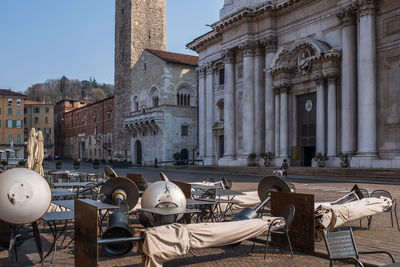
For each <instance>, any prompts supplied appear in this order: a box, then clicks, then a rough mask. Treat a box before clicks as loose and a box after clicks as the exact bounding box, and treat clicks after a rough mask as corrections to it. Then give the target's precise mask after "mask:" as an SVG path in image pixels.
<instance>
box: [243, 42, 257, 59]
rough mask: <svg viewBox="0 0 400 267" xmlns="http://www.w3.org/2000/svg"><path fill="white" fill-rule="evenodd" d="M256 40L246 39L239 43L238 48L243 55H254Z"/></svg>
mask: <svg viewBox="0 0 400 267" xmlns="http://www.w3.org/2000/svg"><path fill="white" fill-rule="evenodd" d="M256 45H257V42H255V41H250V40H247V41H245V42H243V43H241V44H240V45H239V49H240V50H242V53H243V57H252V56H254V52H255V48H256Z"/></svg>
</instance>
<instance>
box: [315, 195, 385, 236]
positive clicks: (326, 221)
mask: <svg viewBox="0 0 400 267" xmlns="http://www.w3.org/2000/svg"><path fill="white" fill-rule="evenodd" d="M391 206H392V200H391V199H389V198H386V197H380V198H376V197H371V198H363V199H361V200H357V201H353V202H349V203H345V204H341V205H331V206H328V205H320V206H319V207H317V208H316V210H315V216H316V219H317V222H318V223H319V224H320V225H321V226H322V227H323V228H325V229H326V228H328V227H329V226H330V224H331V223H332V219H333V218H335V219H336V222H335V224H334V226H333V228H337V227H339V226H341V225H343V224H345V223H347V222H351V221H355V220H358V219H360V218H363V217H366V216H371V215H375V214H377V213H380V212H384V211H385V210H387V209H388V208H390V207H391Z"/></svg>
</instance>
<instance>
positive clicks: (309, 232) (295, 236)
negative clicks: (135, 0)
mask: <svg viewBox="0 0 400 267" xmlns="http://www.w3.org/2000/svg"><path fill="white" fill-rule="evenodd" d="M290 204H292V205H294V206H295V208H296V212H295V216H294V220H293V224H292V227H291V228H290V232H289V236H290V241H291V243H292V247H293V250H295V251H300V252H304V253H306V254H310V255H313V254H314V195H310V194H297V193H284V192H271V214H272V215H273V216H280V214H281V212H282V210H283V209H284V208H285V207H286V206H287V205H290ZM272 242H273V243H274V244H279V245H280V246H283V247H287V248H288V244H287V239H286V236H283V235H273V236H272Z"/></svg>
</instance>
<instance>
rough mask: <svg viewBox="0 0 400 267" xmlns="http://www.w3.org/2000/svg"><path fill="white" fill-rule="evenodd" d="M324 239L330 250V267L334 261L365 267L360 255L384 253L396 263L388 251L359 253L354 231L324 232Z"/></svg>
mask: <svg viewBox="0 0 400 267" xmlns="http://www.w3.org/2000/svg"><path fill="white" fill-rule="evenodd" d="M324 239H325V245H326V249H327V250H328V254H329V263H330V265H329V266H330V267H332V266H333V261H334V260H346V259H350V260H354V261H355V262H356V266H357V264H358V265H359V266H361V267H364V264H363V263H362V262H361V261H360V257H359V254H380V253H384V254H387V255H388V256H389V257H390V258H391V259H392V262H395V260H394V257H393V255H392V254H390V253H389V252H388V251H383V250H380V251H366V252H359V251H358V250H357V247H356V243H355V241H354V236H353V231H352V230H351V228H350V230H345V231H340V232H330V233H326V232H324Z"/></svg>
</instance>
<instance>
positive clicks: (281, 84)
mask: <svg viewBox="0 0 400 267" xmlns="http://www.w3.org/2000/svg"><path fill="white" fill-rule="evenodd" d="M273 88H274V93H275V94H279V93H286V94H289V91H290V89H291V88H292V84H291V83H290V82H288V81H285V80H279V81H274V84H273Z"/></svg>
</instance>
